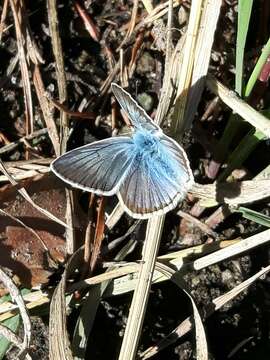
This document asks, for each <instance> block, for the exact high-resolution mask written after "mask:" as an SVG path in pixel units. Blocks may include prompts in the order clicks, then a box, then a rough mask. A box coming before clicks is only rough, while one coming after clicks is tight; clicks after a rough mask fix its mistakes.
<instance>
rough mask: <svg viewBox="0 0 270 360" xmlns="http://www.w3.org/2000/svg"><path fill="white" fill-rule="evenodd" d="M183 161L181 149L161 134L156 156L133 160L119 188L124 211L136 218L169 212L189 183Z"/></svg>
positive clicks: (185, 164)
mask: <svg viewBox="0 0 270 360" xmlns="http://www.w3.org/2000/svg"><path fill="white" fill-rule="evenodd" d="M187 161H188V160H187V157H186V154H185V152H184V150H183V149H182V148H181V147H180V146H179V145H178V144H177V143H176V142H175V141H174V140H172V139H170V138H168V137H167V136H165V135H162V136H161V137H160V148H159V156H156V157H154V158H151V157H147V156H146V157H143V158H141V159H140V158H136V157H135V158H134V160H133V162H132V165H131V167H130V170H129V172H128V175H127V177H126V178H125V179H124V181H123V183H122V184H121V186H120V189H119V193H118V197H119V200H120V201H121V203H122V205H123V206H124V208H125V210H126V211H127V212H128V213H129V214H130V215H131V216H133V217H135V218H140V219H147V218H149V217H151V216H152V215H153V213H155V214H157V215H161V214H165V213H167V212H168V211H169V210H172V209H173V208H174V207H175V206H176V205H177V204H178V202H179V201H180V200H181V199H183V198H184V196H185V195H186V193H187V191H188V190H189V189H190V187H191V186H192V184H193V176H192V172H191V170H190V168H189V165H188V162H187Z"/></svg>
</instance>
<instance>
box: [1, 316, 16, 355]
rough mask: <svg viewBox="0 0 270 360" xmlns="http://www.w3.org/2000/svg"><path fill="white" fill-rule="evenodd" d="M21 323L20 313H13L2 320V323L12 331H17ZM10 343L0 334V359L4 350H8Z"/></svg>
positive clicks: (4, 353) (4, 352)
mask: <svg viewBox="0 0 270 360" xmlns="http://www.w3.org/2000/svg"><path fill="white" fill-rule="evenodd" d="M20 323H21V319H20V315H15V316H13V317H12V318H10V319H7V320H5V321H3V322H2V324H3V325H5V326H6V327H8V328H9V329H10V330H12V331H13V332H17V331H18V329H19V326H20ZM10 345H11V343H10V341H9V340H7V339H6V338H5V337H4V336H0V360H2V359H3V358H4V357H5V355H6V352H7V351H8V349H9V347H10Z"/></svg>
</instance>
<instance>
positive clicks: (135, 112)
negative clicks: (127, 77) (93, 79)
mask: <svg viewBox="0 0 270 360" xmlns="http://www.w3.org/2000/svg"><path fill="white" fill-rule="evenodd" d="M112 91H113V93H114V95H115V97H116V99H117V101H118V102H119V104H120V105H121V107H122V109H123V110H124V111H125V113H126V114H127V116H128V117H129V119H130V121H131V124H132V125H133V126H134V127H135V128H143V129H144V130H148V131H151V132H155V131H161V130H160V128H159V126H158V125H156V124H155V123H154V122H153V121H152V119H151V118H150V116H148V115H147V113H146V112H145V110H144V109H143V108H142V107H140V106H139V105H138V104H137V102H136V101H135V100H133V99H132V97H131V96H130V95H129V93H127V92H126V91H125V90H124V89H122V88H121V87H120V86H118V85H116V84H112Z"/></svg>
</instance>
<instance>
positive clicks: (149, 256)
mask: <svg viewBox="0 0 270 360" xmlns="http://www.w3.org/2000/svg"><path fill="white" fill-rule="evenodd" d="M164 219H165V217H164V216H161V217H160V216H155V217H153V218H151V219H150V220H148V226H147V230H146V237H145V243H144V247H143V255H142V264H141V265H140V269H139V279H138V282H137V285H136V288H135V291H134V295H133V298H132V303H131V307H130V313H129V317H128V321H127V325H126V330H125V335H124V338H123V343H122V347H121V351H120V355H119V358H118V360H126V359H129V360H132V359H134V358H135V355H136V350H137V346H138V342H139V337H140V332H141V329H142V324H143V319H144V315H145V311H146V306H147V301H148V296H149V291H150V287H151V282H152V276H153V271H154V267H155V262H156V256H157V253H158V249H159V241H160V238H161V233H162V229H163V223H164Z"/></svg>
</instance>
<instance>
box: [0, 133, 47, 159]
mask: <svg viewBox="0 0 270 360" xmlns="http://www.w3.org/2000/svg"><path fill="white" fill-rule="evenodd" d="M47 133H48V130H47V129H46V128H44V129H40V130H37V131H34V132H32V134H29V135H26V136H23V137H22V138H20V139H19V140H17V141H13V142H11V143H9V144H6V145H4V146H2V147H1V149H0V155H1V154H5V153H6V152H9V151H12V150H15V149H16V148H17V147H18V145H19V144H21V143H23V142H24V140H32V139H34V138H36V137H38V136H42V135H46V134H47Z"/></svg>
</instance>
